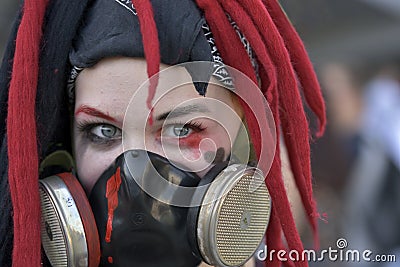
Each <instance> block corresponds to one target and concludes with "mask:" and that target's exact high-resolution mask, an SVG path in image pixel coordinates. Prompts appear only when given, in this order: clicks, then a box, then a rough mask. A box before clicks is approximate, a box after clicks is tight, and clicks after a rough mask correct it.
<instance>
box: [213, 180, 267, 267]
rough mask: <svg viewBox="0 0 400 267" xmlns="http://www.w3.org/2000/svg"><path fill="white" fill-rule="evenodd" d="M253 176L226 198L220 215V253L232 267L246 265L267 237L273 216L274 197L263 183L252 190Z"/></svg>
mask: <svg viewBox="0 0 400 267" xmlns="http://www.w3.org/2000/svg"><path fill="white" fill-rule="evenodd" d="M252 179H253V177H252V176H251V175H245V176H243V177H242V178H241V179H240V180H239V182H238V183H237V184H236V185H235V186H234V187H233V189H232V190H231V191H230V192H229V193H228V194H227V195H226V197H225V199H224V200H223V204H222V205H221V209H220V211H219V214H218V223H217V230H216V242H217V250H218V254H219V257H220V259H221V261H222V262H223V263H224V264H226V265H229V266H237V265H240V264H243V263H244V261H246V260H247V259H248V258H249V256H250V255H252V254H253V253H254V252H255V250H256V249H257V247H258V245H259V244H260V241H261V239H262V238H263V236H264V234H265V230H266V227H267V224H268V220H269V213H270V205H271V202H270V196H269V193H268V189H267V187H266V186H265V184H264V183H262V184H261V185H260V186H259V187H258V188H257V189H256V190H255V191H251V190H250V183H251V181H252Z"/></svg>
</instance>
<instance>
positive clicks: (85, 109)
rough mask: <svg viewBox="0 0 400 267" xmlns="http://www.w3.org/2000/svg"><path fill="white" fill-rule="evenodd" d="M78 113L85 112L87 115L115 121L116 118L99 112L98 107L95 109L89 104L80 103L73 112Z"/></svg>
mask: <svg viewBox="0 0 400 267" xmlns="http://www.w3.org/2000/svg"><path fill="white" fill-rule="evenodd" d="M79 113H85V114H87V115H90V116H93V117H99V118H103V119H105V120H108V121H112V122H116V121H117V120H116V119H115V118H113V117H111V116H110V115H108V114H106V113H104V112H101V111H100V110H98V109H95V108H93V107H90V106H86V105H82V106H80V107H79V108H78V110H77V111H76V112H75V115H78V114H79Z"/></svg>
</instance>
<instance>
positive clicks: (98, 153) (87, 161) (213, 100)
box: [73, 58, 242, 193]
mask: <svg viewBox="0 0 400 267" xmlns="http://www.w3.org/2000/svg"><path fill="white" fill-rule="evenodd" d="M166 67H167V66H166V65H162V66H161V69H165V68H166ZM177 75H178V76H177V77H179V78H178V79H180V78H182V77H185V79H187V77H190V76H189V74H188V73H187V71H186V70H185V68H178V69H177ZM186 76H187V77H186ZM173 79H175V78H174V77H172V79H170V78H169V80H173ZM146 80H147V72H146V61H145V60H144V59H135V58H109V59H103V60H102V61H100V62H99V63H98V64H96V65H95V66H94V67H92V68H88V69H85V70H83V71H82V72H81V73H80V74H79V77H78V78H77V81H76V89H75V90H76V92H75V94H76V99H75V109H74V132H73V137H74V141H73V146H74V153H75V159H76V164H77V172H78V176H79V179H80V181H81V183H82V185H83V186H84V188H85V190H86V192H87V193H89V192H90V191H91V189H92V188H93V186H94V184H95V182H96V181H97V179H98V178H99V177H100V175H101V174H102V173H103V172H104V171H105V170H106V169H107V167H108V166H109V165H110V164H111V163H112V162H113V161H114V160H115V159H116V158H117V157H118V156H119V155H120V154H121V153H122V152H123V151H125V150H130V149H145V150H147V151H151V152H154V153H157V154H160V155H162V156H164V157H166V158H168V159H170V160H171V161H173V162H178V163H180V164H182V165H183V166H186V167H188V168H189V169H190V170H193V171H195V172H197V173H198V174H199V175H200V176H202V175H204V174H205V172H206V171H207V170H208V169H209V168H210V166H212V164H214V163H217V162H219V161H223V160H225V159H226V158H227V157H228V156H229V153H230V151H231V148H232V143H233V141H234V140H235V138H236V135H237V132H238V130H239V128H240V126H241V117H242V111H241V108H240V105H239V104H238V101H237V100H236V98H235V97H234V96H233V94H232V93H231V92H229V91H228V90H226V89H223V88H222V87H220V86H218V85H215V84H211V83H210V84H209V85H208V88H207V95H206V97H203V96H200V95H199V94H198V93H197V91H196V90H195V88H194V86H193V84H192V83H189V84H185V85H182V86H178V87H177V88H176V89H173V90H170V91H168V93H166V94H165V92H166V91H165V90H159V89H157V91H156V96H155V98H154V99H158V98H159V96H161V95H163V94H164V95H163V97H161V98H160V99H158V100H156V101H155V102H153V105H154V108H153V113H152V121H153V122H152V123H149V120H148V118H149V114H150V111H149V109H148V107H147V105H146V98H147V89H145V90H142V89H139V87H140V85H141V84H142V83H143V82H145V81H146ZM167 83H168V79H166V78H164V77H163V76H161V77H160V79H159V85H160V86H159V87H162V85H165V84H167ZM146 88H147V87H146ZM133 95H135V96H134V98H133V99H132V96H133ZM131 99H132V101H131ZM130 103H131V104H130ZM124 118H125V121H124Z"/></svg>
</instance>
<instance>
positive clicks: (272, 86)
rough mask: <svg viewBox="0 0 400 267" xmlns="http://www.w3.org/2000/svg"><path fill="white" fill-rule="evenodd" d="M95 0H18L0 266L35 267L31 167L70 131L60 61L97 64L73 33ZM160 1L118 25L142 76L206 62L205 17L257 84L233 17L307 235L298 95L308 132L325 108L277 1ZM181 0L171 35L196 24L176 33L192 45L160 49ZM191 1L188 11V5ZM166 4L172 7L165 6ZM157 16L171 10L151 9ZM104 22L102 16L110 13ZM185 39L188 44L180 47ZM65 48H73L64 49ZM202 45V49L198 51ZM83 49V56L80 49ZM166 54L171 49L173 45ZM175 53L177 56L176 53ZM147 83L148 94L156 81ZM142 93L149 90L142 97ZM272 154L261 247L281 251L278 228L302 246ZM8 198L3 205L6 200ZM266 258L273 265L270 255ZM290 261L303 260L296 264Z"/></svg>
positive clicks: (0, 121)
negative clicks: (141, 64) (168, 66)
mask: <svg viewBox="0 0 400 267" xmlns="http://www.w3.org/2000/svg"><path fill="white" fill-rule="evenodd" d="M100 2H102V1H101V0H93V1H89V0H79V1H75V0H71V1H65V0H49V1H47V0H25V2H24V6H23V10H22V11H21V14H22V16H20V19H18V20H17V22H16V25H15V27H14V31H13V34H12V38H11V39H10V43H9V46H8V49H7V51H6V53H5V56H4V59H3V63H2V67H1V71H0V86H1V87H0V89H1V90H0V110H1V112H0V134H1V136H0V137H1V155H0V162H1V165H0V175H1V177H0V185H1V187H0V191H1V192H0V197H1V203H2V207H1V209H0V210H1V216H0V244H1V252H0V265H2V266H9V265H10V264H11V262H12V264H13V265H15V266H40V258H41V255H40V200H39V193H38V164H39V162H40V160H42V159H43V158H44V157H45V156H46V155H47V154H48V153H50V152H51V150H52V148H53V147H54V145H55V144H60V143H61V144H64V146H66V147H67V148H68V147H69V138H70V136H69V134H66V133H69V121H68V120H66V119H65V118H67V117H68V105H67V104H66V103H67V94H66V85H67V80H68V78H69V77H70V73H71V65H70V63H69V61H70V59H71V62H74V63H73V64H74V65H75V64H76V65H80V63H79V62H84V61H86V60H76V61H75V59H74V58H80V59H82V58H85V55H86V56H89V54H90V53H91V51H92V52H97V53H98V54H93V55H90V56H89V59H88V60H87V61H86V62H85V64H88V65H80V67H86V66H90V65H91V64H94V63H95V62H96V61H98V60H100V57H101V56H102V53H104V50H101V45H102V44H99V47H97V46H96V49H94V50H90V49H86V48H85V44H86V43H87V42H83V41H79V40H80V39H79V37H80V35H79V33H80V32H82V31H84V29H85V20H87V19H89V20H90V19H96V18H91V17H90V14H91V13H92V12H95V11H94V7H95V6H96V4H98V3H100ZM103 2H104V1H103ZM106 2H107V1H106ZM109 2H110V3H108V4H111V2H113V3H115V1H112V0H109ZM118 2H119V3H118V4H120V5H121V7H122V9H124V6H122V5H123V4H124V3H125V4H126V3H127V2H129V1H124V0H121V1H118ZM167 2H168V3H169V5H168V6H164V8H162V9H159V8H157V7H156V6H157V5H163V3H164V1H161V0H160V1H156V0H154V1H150V0H143V1H133V5H134V9H132V10H133V12H136V14H137V15H136V16H137V21H136V22H135V19H134V16H133V17H132V16H131V15H130V20H132V19H133V20H134V21H131V23H132V24H129V25H128V24H126V26H127V27H129V26H130V25H132V27H134V25H136V26H135V27H139V29H140V33H141V34H138V35H135V36H136V37H132V38H133V40H132V39H130V40H129V41H130V42H132V41H133V43H132V44H134V46H136V47H141V44H142V45H143V48H141V51H142V54H141V55H142V56H143V55H144V57H145V58H146V60H147V72H148V75H149V76H152V75H153V74H155V73H157V72H158V70H159V64H160V62H164V63H165V62H167V61H168V60H171V61H170V62H171V63H172V62H174V61H176V62H179V61H181V60H182V61H185V60H196V59H202V60H204V58H203V57H202V56H203V55H205V56H208V58H210V56H209V52H210V46H209V45H208V43H207V41H206V38H204V35H203V34H200V32H201V27H202V25H203V22H204V19H205V20H206V21H207V25H208V26H209V28H210V30H211V32H212V34H213V37H214V39H213V40H214V41H215V44H216V46H218V49H219V53H220V56H221V58H223V60H224V63H226V64H228V65H230V66H232V67H234V68H236V69H238V70H240V71H241V72H243V73H245V74H246V75H247V76H248V77H249V78H250V79H252V80H253V81H254V82H257V75H256V72H255V71H254V66H253V65H254V64H252V60H250V58H249V56H248V55H249V53H248V52H247V51H246V48H245V46H244V45H243V42H242V40H241V37H240V36H239V35H238V34H237V32H236V30H235V27H234V26H233V25H232V21H234V22H235V23H234V24H235V25H236V26H237V27H239V28H240V30H241V32H242V33H243V35H245V36H246V39H247V41H248V42H249V43H250V44H251V47H252V49H253V52H254V58H256V61H257V65H258V67H259V68H258V74H259V79H260V81H261V86H260V90H261V91H262V92H263V94H264V95H265V97H266V99H267V100H268V102H269V104H270V107H271V109H272V112H273V115H274V119H275V123H276V125H278V127H276V130H277V136H280V134H282V137H283V140H284V141H285V144H286V146H287V149H288V154H289V159H290V166H291V169H292V171H293V174H294V177H295V181H296V185H297V187H298V188H299V192H300V195H301V198H302V202H303V205H304V207H305V210H306V214H307V217H308V219H309V222H310V224H311V226H312V229H313V231H314V233H316V231H317V221H316V219H317V211H316V206H315V203H314V199H313V196H312V182H311V179H312V175H311V168H310V148H309V138H310V134H309V130H308V122H307V119H306V116H305V113H304V108H303V103H302V98H301V93H302V94H303V95H304V98H305V100H306V102H307V104H308V105H309V107H310V108H311V110H312V111H313V112H314V113H315V114H316V115H317V117H318V120H319V129H318V131H317V136H319V135H321V134H322V133H323V131H324V127H325V106H324V103H323V100H322V96H321V92H320V88H319V85H318V82H317V79H316V75H315V73H314V71H313V68H312V65H311V63H310V61H309V59H308V56H307V53H306V51H305V48H304V46H303V44H302V42H301V41H300V39H299V37H298V35H297V33H296V32H295V30H294V28H293V27H292V25H291V23H290V22H289V20H288V19H287V17H286V15H285V14H284V12H283V11H282V9H281V7H280V6H279V3H278V1H277V0H233V1H225V0H196V1H166V3H167ZM181 2H184V4H182V5H183V7H191V8H192V9H191V10H192V11H191V12H190V17H191V18H193V19H194V20H196V21H197V22H198V23H196V24H194V25H185V26H183V25H178V28H181V29H179V30H178V29H176V31H173V32H174V33H175V34H178V33H179V32H181V33H182V32H184V31H185V29H184V28H185V27H186V26H190V27H193V26H195V30H194V31H193V32H190V34H189V35H188V36H185V38H187V37H189V38H188V39H192V40H195V42H194V46H192V49H188V50H184V51H182V53H181V54H179V53H178V54H175V55H174V54H171V55H166V54H165V53H164V52H163V45H164V41H163V40H168V38H170V37H171V36H162V33H163V31H162V28H159V27H164V26H165V27H167V28H168V27H170V26H171V25H170V24H169V21H168V20H167V19H171V20H172V21H174V15H177V14H181V13H184V12H185V10H184V9H181V8H180V7H181ZM178 3H179V4H178ZM196 6H197V8H198V10H197V11H195V9H193V8H196ZM175 8H176V9H175ZM122 9H121V14H122V13H124V12H125V13H130V12H131V11H130V10H128V12H127V11H126V10H123V11H124V12H122ZM175 10H176V12H175V13H174V12H172V11H175ZM178 10H180V11H179V12H178ZM106 12H108V11H106ZM159 12H161V13H169V14H173V15H160V14H158V13H159ZM118 14H120V13H118ZM118 16H119V15H118ZM121 16H124V17H125V16H126V15H121ZM177 16H178V15H177ZM126 17H127V16H126ZM178 17H179V16H178ZM111 18H112V17H111V16H110V18H109V19H111ZM135 23H138V24H135ZM82 25H83V26H82ZM172 30H175V28H172ZM136 33H139V31H136ZM160 33H161V34H160ZM196 33H197V35H196ZM94 35H95V34H94ZM178 35H179V34H178ZM122 36H123V35H122ZM122 36H120V37H122ZM172 36H175V37H176V36H177V35H172ZM175 37H174V38H175ZM180 37H183V36H180ZM135 38H136V39H135ZM171 38H172V37H171ZM128 39H129V38H128ZM178 39H180V38H178ZM198 39H199V40H202V41H201V42H197V41H196V40H198ZM172 40H175V39H172ZM110 41H111V43H104V45H105V46H106V47H107V46H109V47H111V46H110V45H111V44H112V38H111V39H110ZM89 43H90V42H89ZM184 43H185V42H183V43H182V44H184ZM188 43H189V41H188V42H187V43H186V44H188ZM113 45H114V44H113ZM117 45H119V42H118V44H117ZM174 45H176V46H179V45H181V44H174ZM197 45H199V46H197ZM189 47H190V45H189ZM72 48H74V49H75V50H71V49H72ZM97 48H98V49H97ZM203 48H204V49H206V50H207V51H208V52H207V53H205V52H204V51H203V50H202V49H203ZM89 50H90V51H89ZM173 50H175V48H174V49H173ZM71 51H72V53H71V54H70V52H71ZM74 51H75V52H74ZM83 51H88V53H86V52H85V53H83ZM175 51H178V52H179V50H175ZM81 52H82V53H81ZM74 54H76V57H75V56H74ZM177 55H179V57H178V58H177V57H176V56H177ZM82 56H83V57H82ZM90 57H94V58H90ZM292 62H294V64H292ZM167 63H168V62H167ZM151 87H152V88H153V89H154V90H155V88H156V84H153V85H151ZM154 90H153V91H154ZM150 93H151V91H150ZM151 99H152V95H151V94H150V95H149V99H148V103H149V102H151ZM149 100H150V101H149ZM254 101H257V100H256V99H255V100H254ZM244 111H245V116H246V120H247V122H248V125H249V129H250V136H251V139H252V142H253V144H254V147H255V151H256V153H257V154H258V155H259V152H260V144H259V140H260V138H259V137H260V135H261V134H262V133H261V132H260V131H258V130H257V127H256V126H257V124H256V122H255V121H254V118H253V117H252V116H251V111H250V110H249V108H248V107H246V106H245V105H244ZM276 151H277V153H276V155H275V157H274V161H273V164H272V167H271V171H270V172H269V173H268V176H267V178H266V184H267V186H268V188H269V191H270V193H271V198H272V201H273V206H272V216H271V221H270V225H269V227H268V230H267V234H266V243H267V246H268V248H269V249H275V250H276V251H277V250H279V249H282V248H284V247H285V246H284V245H283V240H282V232H283V234H284V236H285V239H286V241H287V247H288V249H291V250H297V251H302V250H303V246H302V243H301V241H300V238H299V235H298V233H297V230H296V227H295V224H294V220H293V216H292V214H291V211H290V205H289V202H288V198H287V195H286V192H285V187H284V184H283V180H282V174H281V163H280V153H279V146H277V148H276ZM10 200H11V201H10ZM10 202H11V203H12V205H10V204H9V203H10ZM315 236H317V235H315ZM11 251H12V255H11ZM286 263H287V262H286ZM266 264H268V265H269V266H280V262H279V260H278V259H277V258H276V257H274V258H273V259H272V261H271V262H266ZM294 264H295V265H296V266H307V262H305V261H300V262H295V263H294Z"/></svg>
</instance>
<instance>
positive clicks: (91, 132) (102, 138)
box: [78, 122, 122, 145]
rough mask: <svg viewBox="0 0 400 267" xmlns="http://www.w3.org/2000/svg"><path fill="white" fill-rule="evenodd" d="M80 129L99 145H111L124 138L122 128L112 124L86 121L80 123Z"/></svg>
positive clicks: (88, 138) (86, 136)
mask: <svg viewBox="0 0 400 267" xmlns="http://www.w3.org/2000/svg"><path fill="white" fill-rule="evenodd" d="M78 129H79V130H80V131H81V132H82V133H83V134H84V136H85V138H86V139H87V140H88V141H90V142H92V143H95V144H99V145H102V144H107V145H110V144H112V143H114V142H116V141H118V140H120V139H121V138H122V133H121V130H120V129H119V128H118V127H115V126H113V125H111V124H106V123H90V122H84V123H82V124H78Z"/></svg>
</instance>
